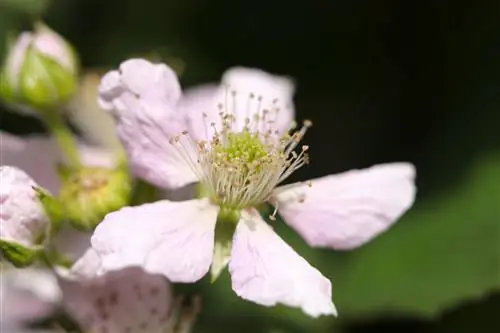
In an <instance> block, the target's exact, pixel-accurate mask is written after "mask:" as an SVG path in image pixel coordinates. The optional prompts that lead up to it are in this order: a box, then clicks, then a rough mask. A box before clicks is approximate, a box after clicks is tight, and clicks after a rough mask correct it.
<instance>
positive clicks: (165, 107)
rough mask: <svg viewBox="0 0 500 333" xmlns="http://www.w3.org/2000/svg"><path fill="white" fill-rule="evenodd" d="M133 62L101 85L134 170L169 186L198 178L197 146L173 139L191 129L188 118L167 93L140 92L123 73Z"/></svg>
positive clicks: (102, 100)
mask: <svg viewBox="0 0 500 333" xmlns="http://www.w3.org/2000/svg"><path fill="white" fill-rule="evenodd" d="M140 63H142V62H140ZM132 65H133V63H130V64H129V65H128V66H125V65H122V67H124V66H125V67H124V70H123V73H122V74H120V73H119V72H118V71H113V72H110V73H108V74H106V75H105V76H104V77H103V79H102V82H101V85H100V87H99V96H100V105H101V107H103V108H105V109H108V110H110V111H111V113H112V114H113V116H114V117H115V121H116V130H117V133H118V137H119V138H120V140H121V142H122V144H123V146H124V148H125V150H126V152H127V155H128V159H129V162H130V165H131V167H132V170H133V172H134V174H135V175H136V176H138V177H140V178H143V179H145V180H147V181H149V182H151V183H153V184H155V185H157V186H160V187H165V188H169V189H172V188H178V187H182V186H184V185H187V184H189V183H192V182H196V181H197V180H198V177H197V176H196V175H195V174H194V172H193V170H192V168H190V166H189V162H188V161H189V160H190V159H191V160H193V161H195V159H194V157H192V156H193V154H194V153H195V150H194V147H192V146H191V145H190V144H189V143H185V147H184V148H180V147H181V146H182V145H180V144H171V143H170V142H171V140H172V139H173V138H175V137H178V136H179V135H181V134H182V132H183V131H185V130H187V125H186V120H185V118H184V117H183V116H182V115H181V114H179V113H178V112H176V110H175V106H174V105H172V103H173V102H172V101H170V100H169V98H167V96H159V95H158V94H153V93H151V94H143V95H140V94H138V93H137V92H136V91H139V90H140V89H143V88H141V87H139V86H137V87H136V86H133V87H129V85H131V84H132V83H131V82H128V81H130V80H131V78H130V77H127V78H123V76H124V75H125V74H126V73H128V72H130V71H132V69H130V68H129V67H131V68H135V67H134V66H132ZM136 65H137V64H136ZM154 66H158V65H154ZM162 68H163V67H162ZM130 75H131V74H130V73H129V76H130ZM138 75H140V74H138ZM125 81H127V82H128V84H127V82H125ZM148 82H149V81H148ZM137 84H139V83H137ZM151 89H153V88H151ZM181 137H182V136H181ZM182 139H184V137H182Z"/></svg>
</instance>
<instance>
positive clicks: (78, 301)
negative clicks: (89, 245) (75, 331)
mask: <svg viewBox="0 0 500 333" xmlns="http://www.w3.org/2000/svg"><path fill="white" fill-rule="evenodd" d="M99 265H100V260H99V257H98V256H97V254H96V253H95V252H94V251H93V250H92V249H89V250H88V251H87V252H86V253H85V254H84V255H83V256H82V257H81V258H80V260H78V261H77V262H76V263H75V265H74V266H73V267H72V268H71V270H69V271H68V270H65V269H62V268H58V269H57V271H58V274H59V280H60V285H61V288H62V295H63V305H64V308H65V310H66V311H67V312H68V313H69V314H70V315H71V316H72V317H73V318H74V319H75V320H76V322H77V323H78V324H79V325H80V328H81V329H82V330H83V332H85V333H103V332H104V333H105V332H109V333H113V332H124V333H126V332H148V333H173V332H176V333H188V332H189V331H190V327H191V324H192V323H193V320H194V318H195V315H196V312H197V310H198V309H197V308H193V309H191V310H188V309H184V310H183V311H184V312H183V313H182V318H180V317H178V315H179V314H180V313H179V310H181V309H180V308H179V304H178V302H177V301H176V299H175V298H174V296H173V293H172V287H171V284H170V283H169V282H168V281H167V280H166V279H165V278H164V277H163V276H161V275H152V274H148V273H146V272H144V271H143V270H142V269H140V268H137V267H131V268H125V269H123V270H119V271H113V272H109V273H107V274H105V275H103V276H98V277H96V276H95V272H96V269H97V268H98V267H99ZM179 319H180V321H179ZM180 328H181V329H180Z"/></svg>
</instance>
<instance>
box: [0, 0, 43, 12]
mask: <svg viewBox="0 0 500 333" xmlns="http://www.w3.org/2000/svg"><path fill="white" fill-rule="evenodd" d="M49 2H50V0H1V1H0V10H4V9H7V10H13V11H17V12H22V13H24V14H28V15H37V16H39V15H41V14H42V13H43V12H44V11H45V9H46V8H47V7H48V5H49Z"/></svg>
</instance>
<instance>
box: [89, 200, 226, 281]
mask: <svg viewBox="0 0 500 333" xmlns="http://www.w3.org/2000/svg"><path fill="white" fill-rule="evenodd" d="M217 213H218V207H216V206H213V205H212V204H210V202H209V201H208V199H200V200H190V201H183V202H171V201H167V200H164V201H158V202H155V203H151V204H146V205H142V206H137V207H128V208H123V209H121V210H119V211H117V212H114V213H111V214H108V215H107V216H106V218H105V219H104V220H103V222H101V224H99V226H98V227H97V229H96V230H95V232H94V235H93V236H92V239H91V243H92V247H93V248H94V249H95V250H96V252H97V253H98V255H99V256H100V257H101V259H102V270H103V272H105V271H110V270H116V269H120V268H123V267H127V266H140V267H143V268H144V269H145V270H146V271H148V272H150V273H158V274H162V275H164V276H166V277H167V278H168V279H169V280H171V281H173V282H194V281H197V280H199V279H201V278H202V277H203V276H204V275H205V274H206V273H207V272H208V269H209V267H210V264H211V262H212V255H213V250H214V229H215V222H216V219H217Z"/></svg>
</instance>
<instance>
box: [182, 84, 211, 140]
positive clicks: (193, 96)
mask: <svg viewBox="0 0 500 333" xmlns="http://www.w3.org/2000/svg"><path fill="white" fill-rule="evenodd" d="M218 94H219V86H217V85H214V84H206V85H203V86H199V87H195V88H191V89H188V90H186V91H185V92H184V94H183V96H182V98H181V99H180V100H179V102H178V104H177V110H178V112H179V113H182V114H184V115H185V117H186V121H187V124H188V130H189V135H190V136H191V137H192V138H194V139H195V140H198V141H209V140H210V139H211V138H212V135H213V129H212V127H211V126H210V121H208V120H207V119H209V118H210V119H215V120H216V121H219V119H220V116H219V110H218V109H217V108H216V106H217V98H218ZM204 113H205V114H207V117H206V118H205V117H204V115H203V114H204Z"/></svg>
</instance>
